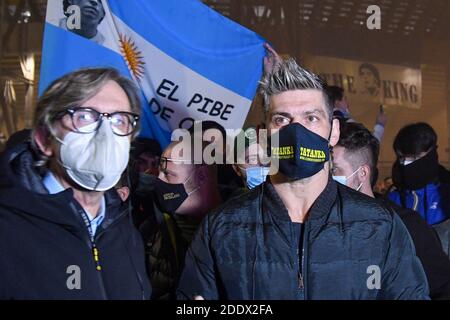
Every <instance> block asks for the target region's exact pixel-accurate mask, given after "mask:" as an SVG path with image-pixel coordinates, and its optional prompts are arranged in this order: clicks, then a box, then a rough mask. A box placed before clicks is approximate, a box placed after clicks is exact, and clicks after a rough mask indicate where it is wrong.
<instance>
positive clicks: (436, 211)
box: [388, 122, 450, 225]
mask: <svg viewBox="0 0 450 320" xmlns="http://www.w3.org/2000/svg"><path fill="white" fill-rule="evenodd" d="M393 147H394V151H395V154H396V156H397V159H396V161H395V163H394V165H393V167H392V180H393V183H394V187H395V188H394V189H393V190H392V191H391V192H389V194H388V197H389V199H391V200H392V201H394V202H395V203H397V204H398V205H400V206H402V207H404V208H409V209H412V210H415V211H417V212H419V213H420V215H421V216H422V218H423V219H425V221H427V222H428V224H430V225H434V224H437V223H440V222H443V221H444V220H447V219H449V218H450V172H449V171H448V170H446V169H445V168H444V167H443V166H441V165H440V164H439V160H438V153H437V148H438V145H437V135H436V132H435V131H434V130H433V128H432V127H431V126H430V125H429V124H427V123H424V122H419V123H414V124H409V125H407V126H405V127H403V128H402V129H401V130H400V131H399V132H398V134H397V136H396V137H395V139H394V144H393Z"/></svg>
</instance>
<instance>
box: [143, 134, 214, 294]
mask: <svg viewBox="0 0 450 320" xmlns="http://www.w3.org/2000/svg"><path fill="white" fill-rule="evenodd" d="M190 141H191V140H189V139H188V140H187V141H186V143H188V142H190ZM183 143H184V142H173V143H171V144H170V145H169V146H168V147H167V148H166V150H164V152H163V154H162V156H161V160H160V166H159V176H158V177H155V176H151V175H145V174H144V175H142V174H141V176H140V181H142V182H143V183H144V184H145V185H146V186H147V188H146V189H147V190H152V191H151V192H152V197H153V199H154V204H153V212H154V214H153V215H152V216H151V217H150V218H149V219H147V221H145V222H144V223H143V224H142V226H141V228H140V231H141V234H142V236H143V237H144V239H145V247H146V258H147V265H148V269H149V274H150V281H151V283H153V284H154V287H153V288H154V290H153V294H152V298H153V299H158V300H167V299H174V298H175V289H176V286H177V284H178V278H179V275H180V273H181V270H182V268H183V265H184V256H185V253H186V251H187V248H188V246H189V244H190V242H191V240H192V238H193V236H194V233H195V231H196V229H197V227H198V225H199V224H200V222H201V220H202V218H203V217H204V215H206V214H207V213H208V212H209V211H211V210H212V209H213V208H215V207H216V206H218V205H219V204H220V203H221V198H220V195H219V192H218V187H217V171H216V167H215V166H214V165H205V164H193V163H192V161H190V160H188V159H187V158H184V157H180V156H179V154H178V153H177V152H176V150H181V148H183V147H184V146H185V145H184V144H183ZM200 143H202V142H200ZM187 149H188V148H186V149H185V150H187Z"/></svg>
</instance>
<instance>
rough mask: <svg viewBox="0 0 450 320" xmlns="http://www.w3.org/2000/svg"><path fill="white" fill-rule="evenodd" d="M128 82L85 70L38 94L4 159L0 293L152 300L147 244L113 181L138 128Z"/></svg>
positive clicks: (125, 161) (137, 108) (102, 71)
mask: <svg viewBox="0 0 450 320" xmlns="http://www.w3.org/2000/svg"><path fill="white" fill-rule="evenodd" d="M139 113H140V102H139V96H138V94H137V91H136V88H135V86H134V84H133V83H132V82H131V81H130V80H128V79H127V78H125V77H123V76H121V75H120V74H119V73H118V72H117V71H116V70H114V69H109V68H92V69H82V70H79V71H76V72H73V73H70V74H67V75H65V76H63V77H61V78H59V79H57V80H55V81H54V82H53V83H52V84H51V85H50V86H49V87H48V88H47V89H46V91H45V92H44V93H43V94H42V96H41V97H40V99H39V101H38V105H37V110H36V115H37V116H36V126H35V128H34V129H33V131H32V137H31V142H28V141H25V142H24V143H21V144H18V145H17V146H15V147H13V148H11V149H10V150H8V151H7V152H6V153H5V154H4V155H3V157H2V158H1V160H0V168H1V169H0V172H1V174H0V255H1V257H2V258H1V259H0V284H1V285H0V299H148V298H149V297H150V294H151V288H150V284H149V281H148V277H147V275H146V270H145V262H144V247H143V244H142V240H141V238H140V236H139V233H138V232H137V230H136V229H135V228H134V227H133V225H132V222H131V219H130V217H129V209H128V207H127V205H126V204H125V203H123V202H122V201H121V199H120V198H119V195H118V194H117V192H116V190H115V189H114V186H115V185H116V184H117V182H118V181H119V180H120V178H121V174H122V172H123V171H124V170H125V168H126V166H127V164H128V154H129V149H130V142H131V140H132V139H133V138H134V137H135V135H136V134H137V132H138V120H139Z"/></svg>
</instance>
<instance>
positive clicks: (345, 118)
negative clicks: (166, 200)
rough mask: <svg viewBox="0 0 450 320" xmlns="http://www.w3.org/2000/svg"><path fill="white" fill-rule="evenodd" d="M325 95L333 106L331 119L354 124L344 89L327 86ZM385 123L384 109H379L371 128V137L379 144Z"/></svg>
mask: <svg viewBox="0 0 450 320" xmlns="http://www.w3.org/2000/svg"><path fill="white" fill-rule="evenodd" d="M327 93H328V96H329V97H330V100H331V101H333V104H334V109H333V117H335V118H338V119H340V120H341V122H355V120H354V119H353V118H352V117H351V115H350V104H349V102H348V99H347V96H346V95H345V92H344V89H343V88H341V87H338V86H327ZM386 123H387V115H386V113H385V112H384V109H383V108H382V107H380V110H379V111H378V114H377V118H376V121H375V126H374V127H373V135H374V137H375V138H377V139H378V141H380V142H381V139H382V138H383V134H384V128H385V126H386Z"/></svg>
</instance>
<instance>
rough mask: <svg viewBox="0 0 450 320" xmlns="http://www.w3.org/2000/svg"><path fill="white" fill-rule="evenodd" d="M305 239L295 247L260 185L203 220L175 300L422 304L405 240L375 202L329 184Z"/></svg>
mask: <svg viewBox="0 0 450 320" xmlns="http://www.w3.org/2000/svg"><path fill="white" fill-rule="evenodd" d="M303 235H304V238H303V239H304V241H303V244H304V245H303V247H302V248H300V249H299V241H298V238H296V236H295V235H294V228H293V223H292V222H291V220H290V217H289V214H288V212H287V210H286V208H285V206H284V204H283V202H282V200H281V199H280V197H279V196H278V194H277V193H276V191H275V189H274V188H273V186H272V185H271V184H270V183H268V182H266V183H264V184H263V185H261V186H259V187H257V188H255V189H253V190H251V191H250V192H248V193H245V194H243V195H242V196H240V197H238V198H234V199H232V200H231V201H229V202H227V203H226V204H225V205H224V206H222V207H221V208H219V209H218V210H217V211H216V212H215V213H212V214H210V215H209V216H208V217H207V218H205V219H204V221H203V223H202V225H201V228H200V229H199V232H198V233H197V235H196V236H195V238H194V241H193V243H192V245H191V247H190V249H189V250H188V253H187V255H186V262H185V269H184V271H183V274H182V277H181V280H180V285H179V289H178V297H179V298H182V299H183V298H185V299H186V298H187V299H191V298H193V297H194V296H195V295H201V296H203V297H204V298H205V299H428V284H427V280H426V277H425V273H424V271H423V268H422V265H421V263H420V261H419V259H418V258H417V256H416V255H415V252H414V246H413V244H412V241H411V238H410V236H409V234H408V232H407V230H406V228H405V226H404V224H403V223H402V222H401V220H400V218H399V217H398V216H397V215H396V214H394V213H391V211H390V210H389V209H388V208H387V207H385V206H383V205H382V204H380V202H379V201H377V200H375V199H372V198H369V197H367V196H365V195H363V194H361V193H359V192H356V191H354V190H351V189H349V188H347V187H345V186H342V185H338V184H337V183H336V182H334V181H333V180H331V179H330V180H329V182H328V185H327V187H326V188H325V190H324V191H323V192H322V193H321V194H320V196H319V197H318V198H317V200H316V201H315V203H314V204H313V206H312V207H311V209H310V212H309V218H308V220H307V221H306V223H305V229H304V233H303ZM302 253H303V254H302ZM377 280H380V283H379V284H380V286H379V289H378V283H377Z"/></svg>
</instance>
